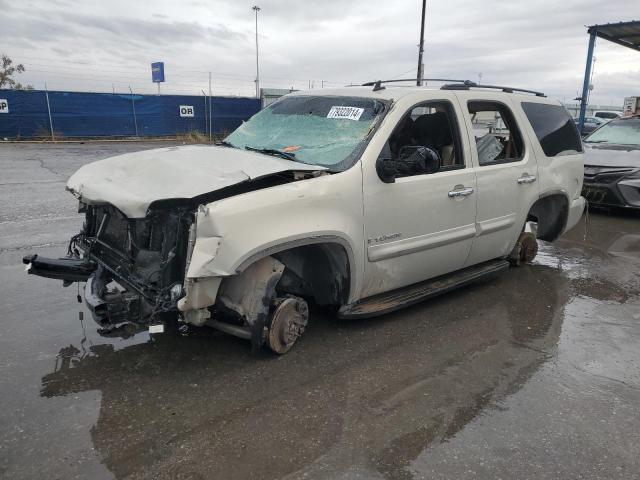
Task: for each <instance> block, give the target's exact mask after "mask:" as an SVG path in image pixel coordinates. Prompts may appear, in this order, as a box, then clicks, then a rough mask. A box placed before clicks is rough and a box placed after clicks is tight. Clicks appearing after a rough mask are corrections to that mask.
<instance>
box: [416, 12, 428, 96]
mask: <svg viewBox="0 0 640 480" xmlns="http://www.w3.org/2000/svg"><path fill="white" fill-rule="evenodd" d="M426 10H427V0H422V22H421V23H420V45H419V46H418V77H417V78H416V85H418V86H420V85H422V77H424V72H423V69H424V65H423V64H422V54H423V53H424V14H425V11H426Z"/></svg>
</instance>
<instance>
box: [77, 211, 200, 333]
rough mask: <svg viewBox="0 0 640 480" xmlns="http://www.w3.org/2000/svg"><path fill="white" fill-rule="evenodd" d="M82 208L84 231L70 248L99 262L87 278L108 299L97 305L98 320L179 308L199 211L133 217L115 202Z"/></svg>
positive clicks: (117, 320) (113, 321) (149, 316)
mask: <svg viewBox="0 0 640 480" xmlns="http://www.w3.org/2000/svg"><path fill="white" fill-rule="evenodd" d="M81 210H84V211H85V213H86V221H85V224H84V228H83V231H82V232H80V233H79V234H78V235H76V236H75V237H73V238H72V239H71V242H70V245H69V253H71V254H72V255H75V256H79V254H80V250H81V251H82V252H83V256H84V258H85V259H87V260H90V261H93V262H95V263H96V265H97V268H96V270H95V272H94V273H93V274H92V275H91V276H90V277H89V279H88V280H87V281H88V285H89V287H90V288H89V289H88V290H89V291H90V292H91V293H92V294H94V295H95V297H96V298H101V299H103V300H104V303H100V302H95V303H96V304H95V305H91V306H92V307H93V310H94V316H95V319H96V321H98V323H100V324H101V325H103V326H106V325H108V324H117V323H120V322H125V321H134V322H144V321H148V320H149V319H152V318H153V317H154V316H155V315H157V314H161V313H164V312H170V311H175V308H176V301H177V299H178V298H179V297H180V296H181V294H182V283H183V281H184V271H185V270H184V269H185V258H186V252H187V239H188V232H189V226H190V225H191V222H192V221H193V214H192V213H190V211H189V210H188V209H187V208H182V209H180V208H178V209H172V210H156V211H151V212H150V213H149V214H148V215H147V217H145V218H143V219H129V218H127V217H125V216H124V215H123V214H122V213H121V212H120V211H119V210H118V209H116V208H115V207H112V206H110V205H87V206H83V207H82V208H81ZM113 280H115V281H116V283H117V284H118V285H114V284H113V283H112V281H113ZM118 287H120V288H118ZM123 289H124V290H123Z"/></svg>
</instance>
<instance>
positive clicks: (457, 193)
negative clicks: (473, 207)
mask: <svg viewBox="0 0 640 480" xmlns="http://www.w3.org/2000/svg"><path fill="white" fill-rule="evenodd" d="M472 193H473V188H471V187H469V188H457V189H455V190H451V191H450V192H449V198H455V197H466V196H468V195H471V194H472Z"/></svg>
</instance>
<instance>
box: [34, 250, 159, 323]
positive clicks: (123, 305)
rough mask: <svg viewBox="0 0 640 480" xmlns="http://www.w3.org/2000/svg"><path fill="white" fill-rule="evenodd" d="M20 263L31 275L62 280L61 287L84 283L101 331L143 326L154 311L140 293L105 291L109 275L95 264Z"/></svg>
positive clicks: (57, 260)
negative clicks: (25, 266) (114, 327)
mask: <svg viewBox="0 0 640 480" xmlns="http://www.w3.org/2000/svg"><path fill="white" fill-rule="evenodd" d="M22 262H23V263H24V264H26V265H28V266H27V272H28V273H29V274H31V275H38V276H40V277H45V278H52V279H57V280H62V281H63V282H64V285H70V284H71V283H73V282H86V284H85V288H84V299H85V302H86V304H87V307H88V308H89V311H90V312H91V314H92V316H93V319H94V320H95V321H96V323H97V324H98V325H100V326H101V327H103V328H105V327H109V326H115V325H119V324H122V323H126V322H133V323H145V322H146V321H148V319H149V317H150V315H151V314H152V313H153V311H154V308H155V307H154V305H152V304H151V302H149V301H148V300H147V299H146V298H144V297H143V296H142V295H141V294H140V293H139V292H136V291H134V290H127V289H124V288H121V289H118V288H116V287H108V286H107V283H108V282H109V281H110V278H109V275H108V274H107V273H106V271H105V269H104V268H103V267H101V266H98V265H97V264H96V263H95V262H92V261H90V260H86V259H80V258H73V257H66V258H46V257H40V256H39V255H37V254H35V255H26V256H25V257H23V259H22Z"/></svg>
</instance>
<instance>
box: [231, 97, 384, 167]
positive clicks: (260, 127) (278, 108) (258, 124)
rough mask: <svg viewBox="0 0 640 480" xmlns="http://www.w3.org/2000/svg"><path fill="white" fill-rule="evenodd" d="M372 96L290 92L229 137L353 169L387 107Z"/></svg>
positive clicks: (269, 151)
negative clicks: (339, 95)
mask: <svg viewBox="0 0 640 480" xmlns="http://www.w3.org/2000/svg"><path fill="white" fill-rule="evenodd" d="M385 110H386V109H385V103H384V102H382V101H380V100H376V99H371V98H361V97H344V96H342V97H330V96H317V97H312V96H293V97H285V98H283V99H281V100H280V101H278V102H276V103H273V104H272V105H269V106H268V107H266V108H265V109H263V110H261V111H260V112H258V113H257V114H256V115H254V116H253V117H251V119H249V120H248V121H247V122H245V123H243V124H242V125H241V126H240V127H238V129H237V130H235V131H234V132H233V133H232V134H231V135H229V136H228V137H227V138H226V139H225V142H226V144H229V146H232V147H235V148H246V149H247V150H256V151H261V152H262V153H266V154H269V155H274V154H276V155H279V156H283V157H284V158H290V159H291V160H295V161H297V162H302V163H308V164H311V165H321V166H324V167H327V168H329V169H330V170H334V171H342V170H346V169H347V168H349V167H350V166H351V165H352V164H353V163H354V162H355V160H356V159H357V158H358V156H359V154H360V153H361V152H362V149H363V147H364V146H365V145H366V142H367V141H368V140H369V137H370V133H371V132H372V131H373V127H374V126H375V125H376V124H377V122H378V121H379V119H380V117H381V116H382V113H383V112H384V111H385Z"/></svg>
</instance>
